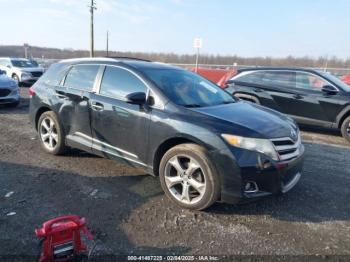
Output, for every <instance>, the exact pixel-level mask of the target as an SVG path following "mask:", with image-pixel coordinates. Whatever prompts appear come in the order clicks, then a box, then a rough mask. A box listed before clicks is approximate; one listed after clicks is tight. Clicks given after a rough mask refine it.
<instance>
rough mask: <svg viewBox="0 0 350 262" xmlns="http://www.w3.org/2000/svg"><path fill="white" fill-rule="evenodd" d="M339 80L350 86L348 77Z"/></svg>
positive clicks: (349, 77)
mask: <svg viewBox="0 0 350 262" xmlns="http://www.w3.org/2000/svg"><path fill="white" fill-rule="evenodd" d="M341 80H342V81H343V82H344V83H346V84H348V85H350V75H345V76H343V77H342V78H341Z"/></svg>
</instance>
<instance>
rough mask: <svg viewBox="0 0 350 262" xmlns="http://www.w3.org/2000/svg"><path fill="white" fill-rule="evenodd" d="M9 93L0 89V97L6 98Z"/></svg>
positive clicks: (7, 90) (9, 91)
mask: <svg viewBox="0 0 350 262" xmlns="http://www.w3.org/2000/svg"><path fill="white" fill-rule="evenodd" d="M10 93H11V90H9V89H0V97H5V96H8V95H9V94H10Z"/></svg>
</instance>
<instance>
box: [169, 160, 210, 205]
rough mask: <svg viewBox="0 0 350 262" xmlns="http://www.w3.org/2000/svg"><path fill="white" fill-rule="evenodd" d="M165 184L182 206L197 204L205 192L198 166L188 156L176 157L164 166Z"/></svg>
mask: <svg viewBox="0 0 350 262" xmlns="http://www.w3.org/2000/svg"><path fill="white" fill-rule="evenodd" d="M164 179H165V184H166V186H167V188H168V190H169V192H170V193H171V194H172V195H173V197H175V198H176V199H177V200H178V201H180V202H182V203H184V204H195V203H197V202H199V201H200V200H201V199H202V198H203V196H204V194H205V190H206V181H205V176H204V173H203V169H202V168H201V166H200V164H199V163H198V162H197V161H196V160H195V159H194V158H193V157H190V156H188V155H176V156H174V157H172V158H171V159H169V161H168V162H167V164H166V166H165V176H164Z"/></svg>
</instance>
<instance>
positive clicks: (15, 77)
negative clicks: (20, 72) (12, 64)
mask: <svg viewBox="0 0 350 262" xmlns="http://www.w3.org/2000/svg"><path fill="white" fill-rule="evenodd" d="M12 79H13V80H15V81H16V83H17V84H19V78H18V76H17V75H16V74H13V75H12Z"/></svg>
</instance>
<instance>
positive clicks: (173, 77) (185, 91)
mask: <svg viewBox="0 0 350 262" xmlns="http://www.w3.org/2000/svg"><path fill="white" fill-rule="evenodd" d="M142 71H143V73H144V74H145V75H146V76H147V77H148V78H149V79H150V80H152V81H153V82H154V83H155V84H156V85H157V86H158V87H159V88H160V89H161V90H162V91H163V92H164V94H165V95H166V96H167V97H168V98H169V99H170V100H171V101H172V102H174V103H176V104H178V105H182V106H185V107H206V106H214V105H221V104H229V103H234V102H235V101H236V100H235V99H234V98H233V97H232V96H231V95H230V94H229V93H227V92H226V91H224V90H222V89H221V88H220V87H218V86H217V85H215V84H213V83H212V82H210V81H208V80H206V79H205V78H203V77H201V76H199V75H197V74H194V73H192V72H189V71H186V70H179V69H154V68H151V69H150V68H147V69H143V70H142Z"/></svg>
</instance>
